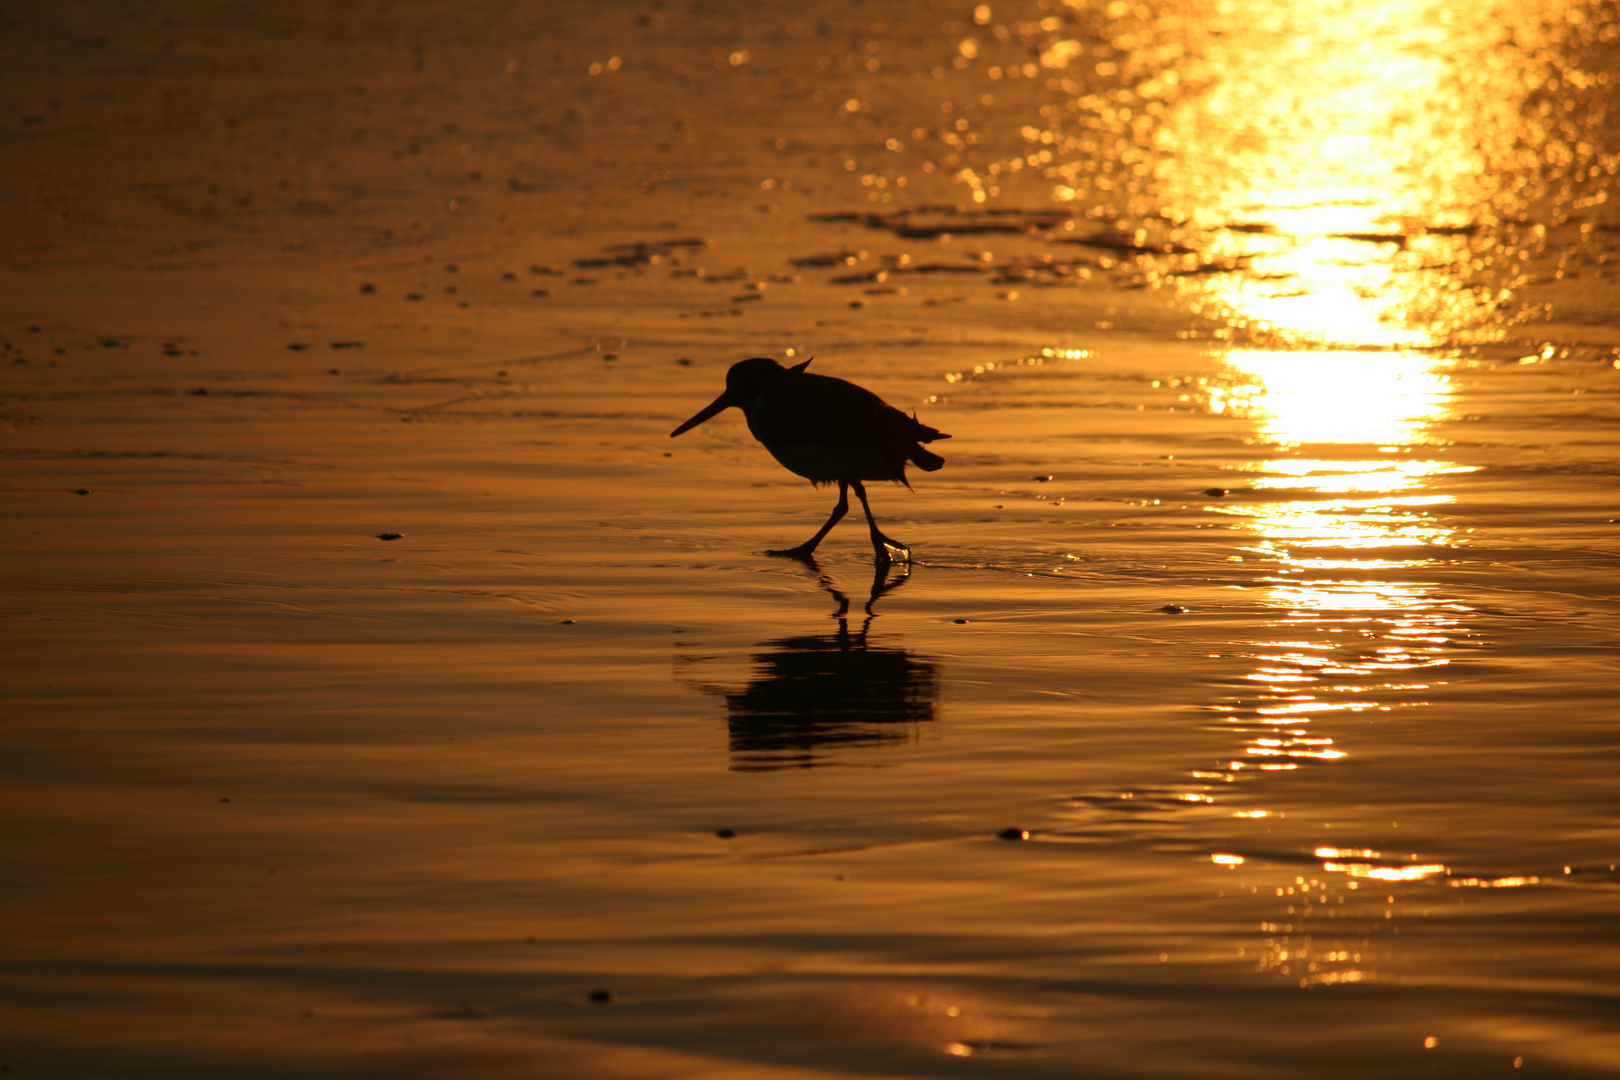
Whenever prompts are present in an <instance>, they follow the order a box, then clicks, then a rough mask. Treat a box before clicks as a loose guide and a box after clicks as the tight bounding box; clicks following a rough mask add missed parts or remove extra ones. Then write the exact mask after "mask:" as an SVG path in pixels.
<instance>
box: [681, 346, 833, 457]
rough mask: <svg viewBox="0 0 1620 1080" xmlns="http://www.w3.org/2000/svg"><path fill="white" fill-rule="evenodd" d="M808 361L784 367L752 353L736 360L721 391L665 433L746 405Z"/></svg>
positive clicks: (690, 428) (797, 370) (685, 429)
mask: <svg viewBox="0 0 1620 1080" xmlns="http://www.w3.org/2000/svg"><path fill="white" fill-rule="evenodd" d="M809 363H810V361H808V360H806V361H805V362H804V363H803V364H798V365H795V366H794V367H791V368H785V367H783V366H782V365H781V364H778V363H777V362H776V361H775V360H772V359H770V358H769V357H765V356H756V357H754V358H753V359H751V360H739V361H737V362H736V363H735V364H732V365H731V370H730V371H727V372H726V391H725V393H723V394H721V395H720V396H719V397H717V398H715V399H714V400H713V401H711V402H709V404H707V405H705V406H704V407H703V409H702V410H701V411H700V412H699V413H698V414H697V415H696V416H694V417H692V419H690V420H688V421H687V422H686V423H684V424H682V425H681V426H680V427H678V428H676V429H675V430H674V431H672V432H670V433H669V437H670V438H672V439H673V438H674V437H675V436H677V435H680V434H682V433H683V432H687V431H691V430H692V429H693V428H695V427H697V426H698V425H699V424H701V423H703V422H704V421H706V420H712V419H714V417H716V416H718V415H720V414H721V413H722V412H725V411H726V410H727V409H729V408H731V407H732V406H733V405H735V406H737V407H738V408H739V409H743V408H747V406H748V403H749V402H751V401H753V400H754V399H755V398H757V397H758V396H759V395H760V394H762V393H764V392H765V391H766V390H769V389H770V388H771V387H772V386H773V385H774V384H775V383H776V382H777V381H778V380H780V379H783V378H786V377H787V376H789V375H792V374H794V373H796V372H800V371H803V370H804V368H805V365H806V364H809Z"/></svg>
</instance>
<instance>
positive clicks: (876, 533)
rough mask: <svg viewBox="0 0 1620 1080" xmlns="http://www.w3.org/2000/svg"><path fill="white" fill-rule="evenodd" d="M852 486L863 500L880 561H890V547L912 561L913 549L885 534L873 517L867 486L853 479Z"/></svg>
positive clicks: (908, 560)
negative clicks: (867, 498) (867, 499)
mask: <svg viewBox="0 0 1620 1080" xmlns="http://www.w3.org/2000/svg"><path fill="white" fill-rule="evenodd" d="M849 483H850V486H851V487H853V488H854V489H855V497H856V498H858V499H860V500H861V509H862V510H865V511H866V524H867V526H868V527H869V528H870V529H871V530H872V550H873V551H874V552H876V553H877V560H878V562H879V563H888V562H889V548H894V549H895V550H896V551H898V552H900V553H901V555H902V556H904V558H905V560H906V561H907V562H910V561H911V549H910V548H908V547H906V545H904V544H902V543H901V542H900V541H898V540H895V539H892V538H891V537H887V536H884V535H883V531H882V530H881V529H879V528H878V527H877V522H876V521H875V520H874V519H873V517H872V504H871V503H869V502H867V501H866V488H865V487H864V486H863V485H862V484H861V482H860V481H859V480H851V481H850V482H849Z"/></svg>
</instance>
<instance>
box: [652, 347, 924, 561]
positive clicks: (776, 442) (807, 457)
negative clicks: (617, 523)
mask: <svg viewBox="0 0 1620 1080" xmlns="http://www.w3.org/2000/svg"><path fill="white" fill-rule="evenodd" d="M809 364H810V361H809V360H806V361H805V362H804V363H802V364H796V365H794V366H793V367H791V368H784V367H783V366H782V365H781V364H778V363H777V362H776V361H775V360H770V359H767V358H765V357H755V358H754V359H752V360H742V361H739V362H738V363H735V364H733V365H731V370H730V371H728V372H726V390H725V393H723V394H721V395H720V396H719V397H717V398H715V399H714V400H713V401H712V402H710V403H709V405H708V406H707V407H705V408H704V409H703V411H701V412H699V413H698V414H697V415H696V416H694V417H692V419H690V420H688V421H687V422H686V423H684V424H682V425H681V426H680V427H678V428H676V429H675V430H674V431H672V432H670V433H669V436H670V438H672V439H673V438H674V437H675V436H677V435H679V434H681V433H682V432H683V431H689V430H691V429H692V428H695V427H697V426H698V425H699V424H701V423H703V422H704V421H705V420H709V419H711V418H713V417H714V416H717V415H718V414H719V413H721V412H723V411H724V410H726V409H728V408H730V407H731V406H733V405H735V406H736V407H737V408H739V409H741V410H742V411H743V415H744V416H746V417H747V418H748V430H749V431H751V432H753V433H754V438H756V439H758V440H759V441H760V442H761V443H763V444H764V446H765V449H767V450H769V451H770V452H771V456H772V457H774V458H775V459H776V460H777V461H779V462H781V463H782V464H783V465H784V466H786V467H787V468H788V469H790V470H792V471H793V472H796V473H798V474H799V475H800V476H802V477H804V478H805V479H807V480H809V481H810V482H811V483H812V484H815V485H816V486H818V487H819V486H821V485H822V484H832V483H836V484H837V485H838V505H837V506H835V507H833V512H832V516H831V517H829V518H828V519H827V524H825V525H823V526H822V527H821V529H820V531H819V532H817V533H816V535H814V536H812V537H811V538H810V539H808V540H806V541H805V542H804V543H802V544H800V545H799V546H798V547H796V548H788V549H786V550H783V551H772V552H770V554H772V555H791V556H793V557H795V558H800V559H808V558H809V557H810V556H811V554H812V553H813V552H814V551H815V550H816V545H817V544H819V543H821V541H822V538H823V537H825V536H826V535H827V534H828V533H829V532H831V531H832V527H833V526H834V525H836V524H838V522H839V519H841V518H842V517H843V516H844V515H845V514H846V513H848V511H849V489H850V488H854V489H855V496H856V498H858V499H860V500H861V509H863V510H865V511H866V523H867V525H868V526H869V527H870V528H871V531H872V548H873V550H874V551H875V552H876V553H877V558H878V561H879V562H881V563H886V562H888V561H889V551H888V549H889V548H890V547H893V548H895V549H896V550H899V551H902V552H904V553H905V554H906V555H907V556H909V555H910V554H911V549H910V548H908V547H906V545H904V544H902V543H900V542H899V541H898V540H893V539H890V538H889V537H887V536H884V535H883V533H882V532H881V531H880V530H879V529H878V527H877V522H876V521H874V520H873V519H872V507H871V506H870V505H869V504H868V503H867V501H866V489H865V488H864V487H862V486H861V481H863V480H894V481H896V482H898V483H901V484H905V485H906V486H907V487H910V486H911V484H910V483H908V482H907V480H906V462H908V461H910V462H912V463H913V464H914V465H916V466H917V467H918V468H919V469H923V470H924V471H926V472H933V471H934V470H935V469H938V468H939V467H940V466H942V465H944V464H945V459H944V458H942V457H940V456H939V455H938V454H934V453H931V452H929V451H927V450H924V449H923V447H922V444H923V443H925V442H933V441H934V440H935V439H948V438H950V436H949V435H946V434H943V433H942V432H939V431H937V430H935V429H934V428H931V427H929V426H928V425H927V424H923V423H919V422H918V420H917V418H916V417H914V416H907V415H906V414H905V413H903V412H901V411H900V410H899V409H896V408H895V407H894V406H892V405H890V404H888V403H886V402H885V401H884V400H883V399H882V398H880V397H878V396H877V395H876V394H874V393H872V392H871V391H870V390H865V389H863V388H861V387H859V386H856V385H855V384H854V383H852V382H846V381H844V380H843V379H834V378H831V377H829V376H826V375H812V374H810V373H809V372H807V371H805V370H804V369H805V368H806V367H808V366H809Z"/></svg>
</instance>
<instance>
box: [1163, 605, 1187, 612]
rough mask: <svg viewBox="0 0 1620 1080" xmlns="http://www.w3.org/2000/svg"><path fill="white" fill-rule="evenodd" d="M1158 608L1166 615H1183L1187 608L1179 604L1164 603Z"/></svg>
mask: <svg viewBox="0 0 1620 1080" xmlns="http://www.w3.org/2000/svg"><path fill="white" fill-rule="evenodd" d="M1159 610H1160V611H1162V612H1164V613H1165V614H1166V615H1183V614H1186V611H1187V609H1186V608H1184V607H1182V606H1181V605H1180V604H1166V605H1164V607H1162V608H1160V609H1159Z"/></svg>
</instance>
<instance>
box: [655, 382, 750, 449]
mask: <svg viewBox="0 0 1620 1080" xmlns="http://www.w3.org/2000/svg"><path fill="white" fill-rule="evenodd" d="M735 404H737V403H736V402H735V401H733V400H731V393H730V392H729V391H727V392H726V393H724V394H721V395H720V396H719V397H717V398H715V399H714V400H713V401H711V402H709V403H708V404H707V405H705V406H704V407H703V411H702V412H700V413H698V414H697V415H696V416H694V417H692V419H690V420H688V421H687V422H686V423H684V424H682V425H681V426H680V427H678V428H676V429H675V430H674V431H672V432H670V433H669V437H670V438H672V439H673V438H674V437H675V436H677V435H679V434H680V433H681V432H683V431H691V430H692V429H693V428H695V427H697V426H698V425H699V424H701V423H703V421H705V420H712V419H714V418H715V417H716V416H719V415H720V414H721V413H723V412H725V411H726V410H727V409H729V408H731V407H732V406H733V405H735Z"/></svg>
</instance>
